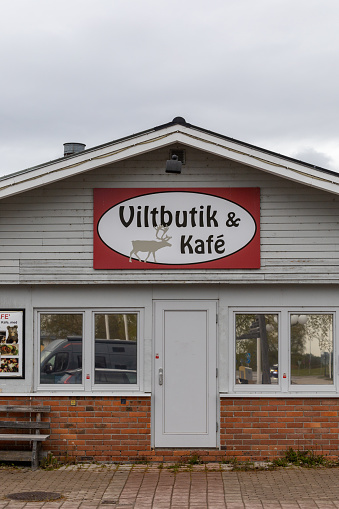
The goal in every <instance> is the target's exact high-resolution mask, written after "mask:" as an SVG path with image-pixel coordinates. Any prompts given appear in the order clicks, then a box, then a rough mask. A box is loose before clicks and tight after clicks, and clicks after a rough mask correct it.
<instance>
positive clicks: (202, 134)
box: [0, 117, 339, 199]
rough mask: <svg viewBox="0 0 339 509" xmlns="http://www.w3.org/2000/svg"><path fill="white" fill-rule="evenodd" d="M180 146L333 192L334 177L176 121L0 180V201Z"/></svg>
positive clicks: (338, 185)
mask: <svg viewBox="0 0 339 509" xmlns="http://www.w3.org/2000/svg"><path fill="white" fill-rule="evenodd" d="M174 143H180V144H183V145H186V146H190V147H194V148H196V149H198V150H203V151H206V152H209V153H212V154H214V155H217V156H219V157H223V158H227V159H231V160H233V161H237V162H239V163H242V164H244V165H247V166H250V167H253V168H256V169H259V170H262V171H265V172H268V173H271V174H273V175H276V176H279V177H282V178H285V179H288V180H292V181H295V182H298V183H301V184H304V185H308V186H311V187H314V188H317V189H321V190H324V191H328V192H330V193H334V194H339V175H338V174H337V173H335V172H333V171H330V170H326V169H324V168H320V167H318V166H314V165H311V164H308V163H305V162H302V161H298V160H296V159H293V158H291V157H286V156H283V155H281V154H277V153H275V152H271V151H269V150H265V149H262V148H260V147H257V146H254V145H250V144H248V143H244V142H241V141H238V140H235V139H233V138H229V137H227V136H223V135H221V134H218V133H214V132H212V131H208V130H207V129H203V128H201V127H197V126H195V125H192V124H189V123H187V122H186V121H185V119H184V118H182V117H175V118H174V119H173V120H172V121H171V122H168V123H167V124H162V125H159V126H156V127H153V128H152V129H149V130H146V131H142V132H139V133H137V134H133V135H131V136H126V137H124V138H120V139H118V140H114V141H112V142H109V143H105V144H103V145H99V146H97V147H94V148H90V149H87V150H85V151H83V152H80V153H77V154H75V155H71V156H67V157H62V158H60V159H56V160H54V161H50V162H48V163H44V164H41V165H38V166H34V167H32V168H28V169H26V170H23V171H19V172H16V173H13V174H11V175H7V176H4V177H1V178H0V199H1V198H5V197H7V196H11V195H14V194H17V193H22V192H25V191H28V190H30V189H34V188H36V187H40V186H44V185H47V184H51V183H53V182H56V181H58V180H62V179H66V178H68V177H71V176H74V175H78V174H81V173H83V172H86V171H89V170H93V169H95V168H98V167H100V166H104V165H107V164H111V163H114V162H117V161H121V160H123V159H127V158H130V157H134V156H137V155H140V154H143V153H146V152H149V151H151V150H156V149H158V148H161V147H164V146H168V145H172V144H174Z"/></svg>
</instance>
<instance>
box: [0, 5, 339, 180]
mask: <svg viewBox="0 0 339 509" xmlns="http://www.w3.org/2000/svg"><path fill="white" fill-rule="evenodd" d="M338 20H339V1H338V0H209V1H207V0H206V1H200V0H1V1H0V62H1V74H0V76H1V78H0V90H1V94H0V175H5V174H8V173H12V172H15V171H18V170H22V169H25V168H28V167H31V166H34V165H36V164H40V163H44V162H47V161H50V160H53V159H56V158H58V157H61V156H62V155H63V143H65V142H73V141H75V142H82V143H85V144H86V146H87V148H91V147H94V146H96V145H100V144H102V143H106V142H109V141H112V140H114V139H116V138H120V137H123V136H126V135H129V134H133V133H135V132H138V131H142V130H144V129H148V128H150V127H153V126H156V125H159V124H163V123H166V122H169V121H171V120H172V119H173V118H174V117H175V116H183V117H184V118H185V119H186V121H187V122H189V123H191V124H194V125H197V126H200V127H203V128H206V129H210V130H212V131H216V132H218V133H221V134H224V135H227V136H231V137H233V138H236V139H239V140H241V141H245V142H248V143H252V144H255V145H258V146H261V147H263V148H266V149H270V150H273V151H275V152H280V153H282V154H285V155H288V156H292V157H297V158H299V159H301V160H304V161H306V162H309V163H312V164H316V165H319V166H323V167H325V168H328V169H332V170H335V171H338V172H339V121H338V103H339V98H338V95H339V29H338Z"/></svg>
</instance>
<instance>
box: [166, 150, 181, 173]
mask: <svg viewBox="0 0 339 509" xmlns="http://www.w3.org/2000/svg"><path fill="white" fill-rule="evenodd" d="M181 166H182V162H181V161H179V158H178V156H177V155H175V154H173V155H172V159H169V160H167V161H166V169H165V172H166V173H181Z"/></svg>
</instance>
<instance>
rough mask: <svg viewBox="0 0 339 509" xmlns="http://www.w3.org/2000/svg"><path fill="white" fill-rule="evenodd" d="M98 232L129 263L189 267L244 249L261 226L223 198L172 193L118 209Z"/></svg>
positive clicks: (103, 218) (126, 203)
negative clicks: (189, 265) (128, 260)
mask: <svg viewBox="0 0 339 509" xmlns="http://www.w3.org/2000/svg"><path fill="white" fill-rule="evenodd" d="M97 229H98V234H99V237H100V238H101V240H102V241H103V242H104V243H105V244H106V246H107V247H109V248H110V249H112V250H113V251H116V252H117V253H119V254H121V255H123V256H126V257H128V258H130V261H131V263H136V261H139V260H142V261H144V260H147V262H151V263H158V264H166V265H187V264H193V263H204V262H209V261H213V260H218V259H220V258H224V257H226V256H229V255H231V254H234V253H236V252H237V251H240V250H241V249H243V248H244V247H245V246H246V245H247V244H248V243H249V242H251V240H252V239H253V237H254V235H255V233H256V229H257V226H256V222H255V220H254V218H253V216H252V215H251V214H250V213H249V212H248V211H247V210H246V209H244V208H243V207H241V206H240V205H237V204H236V203H234V202H232V201H230V200H227V199H225V198H221V197H218V196H213V195H210V194H204V193H198V192H194V191H168V192H159V193H152V194H144V195H139V196H136V197H134V198H130V199H128V200H125V201H122V202H120V203H118V204H116V205H114V206H113V207H111V208H110V209H109V210H107V211H106V212H105V213H104V214H103V215H102V216H101V218H100V220H99V222H98V226H97Z"/></svg>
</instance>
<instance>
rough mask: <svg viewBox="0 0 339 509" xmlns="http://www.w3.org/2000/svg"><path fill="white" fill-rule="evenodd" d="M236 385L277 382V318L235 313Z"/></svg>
mask: <svg viewBox="0 0 339 509" xmlns="http://www.w3.org/2000/svg"><path fill="white" fill-rule="evenodd" d="M235 333H236V341H235V342H236V346H235V351H236V355H235V364H236V365H235V374H236V380H235V382H236V383H238V384H260V385H262V384H265V385H266V384H277V383H278V315H276V314H237V315H236V319H235Z"/></svg>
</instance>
